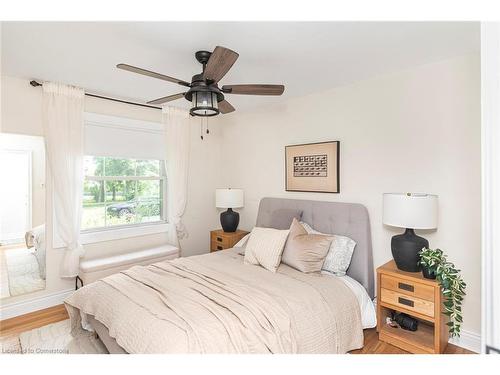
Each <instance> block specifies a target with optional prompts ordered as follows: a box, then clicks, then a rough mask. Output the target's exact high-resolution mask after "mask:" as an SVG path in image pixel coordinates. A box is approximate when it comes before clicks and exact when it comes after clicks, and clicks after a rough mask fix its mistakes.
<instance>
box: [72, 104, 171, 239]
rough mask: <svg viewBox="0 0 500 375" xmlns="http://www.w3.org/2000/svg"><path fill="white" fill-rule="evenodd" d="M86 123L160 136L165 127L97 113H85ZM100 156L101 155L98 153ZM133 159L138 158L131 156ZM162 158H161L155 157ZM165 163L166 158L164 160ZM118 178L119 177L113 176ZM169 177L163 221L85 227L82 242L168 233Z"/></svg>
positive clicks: (131, 177) (81, 235) (164, 199)
mask: <svg viewBox="0 0 500 375" xmlns="http://www.w3.org/2000/svg"><path fill="white" fill-rule="evenodd" d="M85 122H86V124H89V125H92V126H105V127H114V128H116V127H125V128H126V130H128V131H138V132H148V133H157V134H158V135H159V136H162V135H163V131H162V129H163V127H162V125H161V124H159V123H152V122H148V121H141V120H135V119H126V118H120V117H115V116H107V115H100V114H95V113H86V114H85ZM96 156H100V155H96ZM103 156H104V157H113V156H110V155H103ZM115 157H117V158H126V156H123V155H121V156H115ZM130 158H131V159H138V158H134V157H130ZM155 160H160V159H155ZM162 161H163V163H165V161H164V160H162ZM163 172H164V171H163ZM113 178H117V177H113ZM123 179H125V180H133V179H137V177H135V176H126V177H123ZM155 179H156V178H155ZM167 179H168V176H164V179H163V181H164V187H163V197H164V198H163V207H162V210H163V218H164V220H162V221H156V222H150V223H138V224H127V225H115V226H110V227H100V228H92V229H85V230H82V231H81V232H80V242H81V243H82V244H83V245H86V244H92V243H98V242H103V241H113V240H120V239H126V238H132V237H138V236H146V235H152V234H159V233H167V232H168V230H169V227H170V226H169V224H168V221H167V205H168V198H167V197H168V194H167V193H168V192H167Z"/></svg>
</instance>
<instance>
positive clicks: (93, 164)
mask: <svg viewBox="0 0 500 375" xmlns="http://www.w3.org/2000/svg"><path fill="white" fill-rule="evenodd" d="M83 170H84V174H85V176H104V158H103V157H99V156H85V158H84V159H83Z"/></svg>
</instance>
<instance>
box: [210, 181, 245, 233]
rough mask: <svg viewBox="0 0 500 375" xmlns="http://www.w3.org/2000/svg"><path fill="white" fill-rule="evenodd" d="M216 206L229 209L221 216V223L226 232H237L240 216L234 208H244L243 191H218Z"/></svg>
mask: <svg viewBox="0 0 500 375" xmlns="http://www.w3.org/2000/svg"><path fill="white" fill-rule="evenodd" d="M215 206H216V207H217V208H227V211H224V212H222V213H221V214H220V223H221V225H222V229H223V230H224V232H236V229H237V228H238V224H239V222H240V214H239V213H237V212H235V211H233V208H239V207H243V190H242V189H231V188H229V189H216V190H215Z"/></svg>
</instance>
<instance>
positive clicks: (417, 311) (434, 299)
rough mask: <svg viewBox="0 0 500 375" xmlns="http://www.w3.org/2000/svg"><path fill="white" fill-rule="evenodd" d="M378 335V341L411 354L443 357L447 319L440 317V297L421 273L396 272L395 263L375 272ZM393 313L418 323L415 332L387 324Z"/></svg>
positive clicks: (431, 282)
mask: <svg viewBox="0 0 500 375" xmlns="http://www.w3.org/2000/svg"><path fill="white" fill-rule="evenodd" d="M377 289H378V293H377V321H378V324H377V331H378V334H379V340H380V341H385V342H387V343H390V344H392V345H394V346H397V347H399V348H401V349H403V350H406V351H408V352H410V353H422V354H429V353H443V351H444V349H445V348H446V345H447V344H448V326H447V325H446V322H447V316H446V315H444V314H442V313H441V308H442V303H443V297H442V294H441V288H440V286H439V284H438V283H437V282H436V281H435V280H429V279H426V278H424V277H423V276H422V273H421V272H405V271H401V270H398V268H397V267H396V263H394V260H391V261H390V262H387V263H386V264H384V265H383V266H381V267H379V268H378V269H377ZM392 311H397V312H403V313H406V314H408V315H410V316H412V317H413V318H416V319H418V321H419V322H418V329H417V330H416V331H415V332H411V331H406V330H403V329H401V328H393V327H390V326H389V325H387V324H386V317H388V316H391V312H392Z"/></svg>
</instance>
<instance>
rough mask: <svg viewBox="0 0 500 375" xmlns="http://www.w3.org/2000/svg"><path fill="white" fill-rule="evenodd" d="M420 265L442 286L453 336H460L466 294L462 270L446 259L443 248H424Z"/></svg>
mask: <svg viewBox="0 0 500 375" xmlns="http://www.w3.org/2000/svg"><path fill="white" fill-rule="evenodd" d="M419 254H420V265H422V273H423V275H424V277H426V278H432V279H434V278H435V279H436V280H437V282H438V283H439V285H440V286H441V291H442V292H443V297H444V303H443V304H444V314H445V315H447V316H448V317H449V318H450V321H449V322H447V323H446V324H447V325H448V327H449V332H450V335H451V337H454V336H460V325H461V323H462V301H463V299H464V296H465V287H466V284H465V282H464V281H463V279H462V276H461V275H460V270H457V269H456V268H455V265H454V264H453V263H451V262H449V261H448V260H447V259H446V255H445V254H444V253H443V251H442V250H441V249H427V248H423V249H422V250H421V251H420V252H419Z"/></svg>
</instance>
